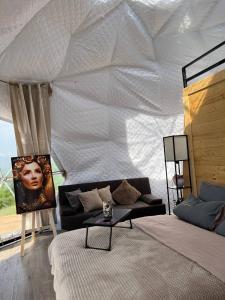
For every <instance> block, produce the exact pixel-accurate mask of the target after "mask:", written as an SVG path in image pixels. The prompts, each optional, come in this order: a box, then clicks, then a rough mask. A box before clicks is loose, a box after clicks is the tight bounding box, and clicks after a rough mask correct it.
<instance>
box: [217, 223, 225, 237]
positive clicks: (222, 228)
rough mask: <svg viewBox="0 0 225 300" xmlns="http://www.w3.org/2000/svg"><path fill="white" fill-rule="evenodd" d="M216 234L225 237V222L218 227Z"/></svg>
mask: <svg viewBox="0 0 225 300" xmlns="http://www.w3.org/2000/svg"><path fill="white" fill-rule="evenodd" d="M215 232H216V233H218V234H220V235H223V236H225V220H224V221H223V222H222V223H220V225H219V226H218V227H216V230H215Z"/></svg>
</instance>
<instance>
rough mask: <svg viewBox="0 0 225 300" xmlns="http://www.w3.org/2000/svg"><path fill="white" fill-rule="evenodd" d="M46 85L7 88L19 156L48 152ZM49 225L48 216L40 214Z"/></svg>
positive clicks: (49, 132)
mask: <svg viewBox="0 0 225 300" xmlns="http://www.w3.org/2000/svg"><path fill="white" fill-rule="evenodd" d="M49 91H50V87H49V84H21V83H20V84H15V85H10V99H11V109H12V117H13V124H14V130H15V137H16V143H17V153H18V155H19V156H23V155H33V154H48V153H50V145H51V126H50V103H49V94H50V92H49ZM41 218H42V224H43V225H48V217H47V213H46V212H44V211H42V213H41Z"/></svg>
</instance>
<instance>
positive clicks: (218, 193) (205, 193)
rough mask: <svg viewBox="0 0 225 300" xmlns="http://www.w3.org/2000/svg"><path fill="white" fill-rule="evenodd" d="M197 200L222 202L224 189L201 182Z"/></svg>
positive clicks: (224, 193)
mask: <svg viewBox="0 0 225 300" xmlns="http://www.w3.org/2000/svg"><path fill="white" fill-rule="evenodd" d="M199 198H200V199H202V200H204V201H224V202H225V187H222V186H218V185H214V184H211V183H208V182H202V183H201V185H200V193H199Z"/></svg>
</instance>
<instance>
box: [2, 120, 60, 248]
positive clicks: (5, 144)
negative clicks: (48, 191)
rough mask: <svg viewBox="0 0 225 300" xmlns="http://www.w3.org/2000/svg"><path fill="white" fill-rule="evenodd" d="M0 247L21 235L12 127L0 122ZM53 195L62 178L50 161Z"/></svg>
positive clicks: (15, 152) (56, 191)
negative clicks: (14, 172) (15, 188)
mask: <svg viewBox="0 0 225 300" xmlns="http://www.w3.org/2000/svg"><path fill="white" fill-rule="evenodd" d="M0 141H1V142H0V246H1V244H3V243H4V242H5V241H8V240H11V239H13V238H15V237H16V236H19V235H20V234H21V215H17V214H16V206H15V196H14V188H13V177H12V169H11V157H13V156H17V150H16V140H15V134H14V128H13V125H12V124H11V123H9V122H4V121H0ZM52 171H53V179H54V185H55V193H56V195H57V193H58V186H59V185H61V184H63V180H64V178H63V176H62V175H61V172H59V170H58V168H57V166H56V164H55V163H54V161H53V160H52Z"/></svg>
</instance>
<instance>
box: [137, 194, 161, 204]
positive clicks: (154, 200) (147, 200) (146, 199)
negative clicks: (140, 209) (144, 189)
mask: <svg viewBox="0 0 225 300" xmlns="http://www.w3.org/2000/svg"><path fill="white" fill-rule="evenodd" d="M139 200H141V201H143V202H145V203H148V204H150V205H156V204H162V199H159V198H157V197H155V196H153V195H152V194H145V195H141V197H140V199H139Z"/></svg>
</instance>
